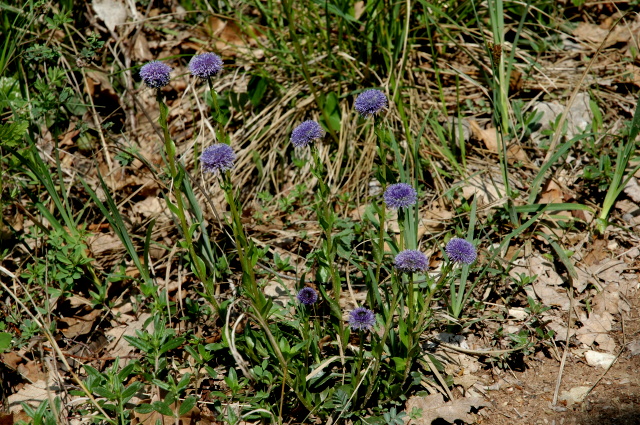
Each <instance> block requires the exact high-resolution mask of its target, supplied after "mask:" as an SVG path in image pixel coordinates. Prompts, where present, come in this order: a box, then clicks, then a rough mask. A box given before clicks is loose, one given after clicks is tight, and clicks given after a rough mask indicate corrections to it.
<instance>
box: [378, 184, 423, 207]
mask: <svg viewBox="0 0 640 425" xmlns="http://www.w3.org/2000/svg"><path fill="white" fill-rule="evenodd" d="M383 196H384V202H385V204H387V206H388V207H389V208H394V209H398V208H407V207H409V206H411V205H413V204H415V203H416V201H417V200H418V192H416V190H415V189H414V188H412V187H411V185H408V184H406V183H396V184H392V185H391V186H389V187H388V188H387V190H385V191H384V195H383Z"/></svg>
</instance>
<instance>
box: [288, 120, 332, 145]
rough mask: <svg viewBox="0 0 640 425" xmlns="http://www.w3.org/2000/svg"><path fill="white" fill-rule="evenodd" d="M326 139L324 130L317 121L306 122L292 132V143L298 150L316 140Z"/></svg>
mask: <svg viewBox="0 0 640 425" xmlns="http://www.w3.org/2000/svg"><path fill="white" fill-rule="evenodd" d="M323 137H324V130H323V129H322V127H320V124H318V123H317V122H315V121H311V120H309V121H304V122H303V123H301V124H300V125H299V126H297V127H296V128H294V129H293V131H292V132H291V143H292V144H293V146H295V147H296V148H302V147H305V146H307V145H308V144H309V143H311V142H313V141H314V140H316V139H321V138H323Z"/></svg>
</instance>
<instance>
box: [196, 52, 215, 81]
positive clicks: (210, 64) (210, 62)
mask: <svg viewBox="0 0 640 425" xmlns="http://www.w3.org/2000/svg"><path fill="white" fill-rule="evenodd" d="M189 71H190V72H191V75H193V76H195V77H198V78H202V79H203V80H206V79H208V78H211V77H214V76H216V75H217V74H219V73H220V72H222V59H220V56H218V55H216V54H215V53H202V54H199V55H196V56H194V57H192V58H191V60H190V61H189Z"/></svg>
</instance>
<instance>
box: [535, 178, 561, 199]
mask: <svg viewBox="0 0 640 425" xmlns="http://www.w3.org/2000/svg"><path fill="white" fill-rule="evenodd" d="M562 202H564V194H563V190H562V188H561V187H560V185H559V184H558V183H556V182H555V181H554V180H553V179H551V180H549V181H548V182H547V184H546V185H545V186H544V188H543V189H542V192H541V193H540V199H538V203H540V204H561V203H562Z"/></svg>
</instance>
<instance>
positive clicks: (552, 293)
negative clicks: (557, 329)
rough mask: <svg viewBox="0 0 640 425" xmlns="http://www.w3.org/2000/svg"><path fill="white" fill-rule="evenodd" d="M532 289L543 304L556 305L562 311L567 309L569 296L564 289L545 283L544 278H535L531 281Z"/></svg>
mask: <svg viewBox="0 0 640 425" xmlns="http://www.w3.org/2000/svg"><path fill="white" fill-rule="evenodd" d="M533 290H534V291H535V293H536V295H537V296H538V298H539V299H540V301H542V303H543V304H544V305H546V306H549V307H551V306H557V307H560V309H561V310H563V311H567V310H569V296H568V295H567V291H566V290H564V289H562V288H555V287H553V286H551V285H549V284H548V283H546V282H545V281H544V279H542V280H541V279H536V280H535V282H533Z"/></svg>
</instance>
